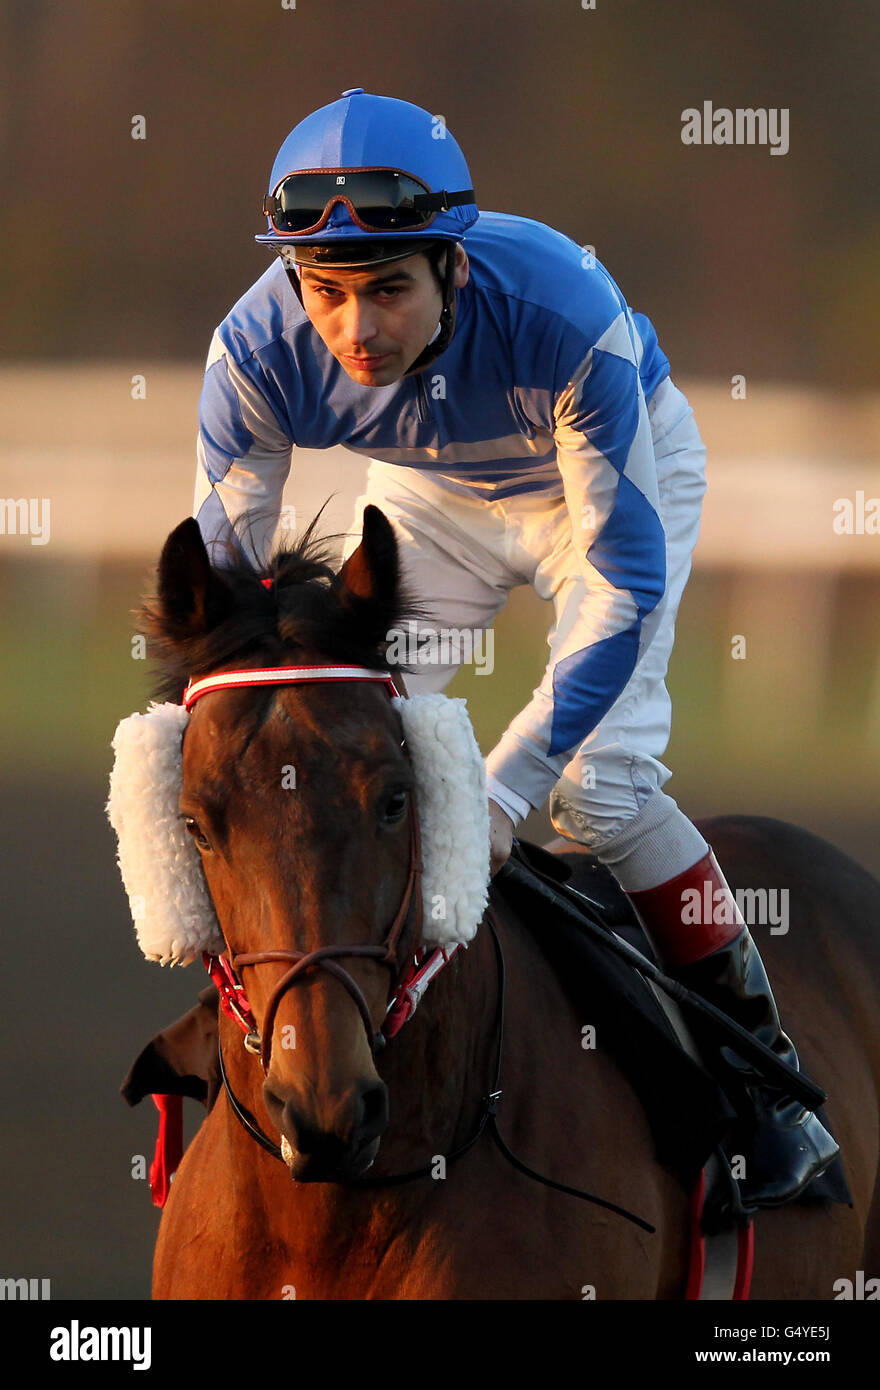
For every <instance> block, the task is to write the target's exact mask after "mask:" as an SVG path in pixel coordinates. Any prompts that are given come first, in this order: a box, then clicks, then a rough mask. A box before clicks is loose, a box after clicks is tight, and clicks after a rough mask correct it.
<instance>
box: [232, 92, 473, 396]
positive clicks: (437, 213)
mask: <svg viewBox="0 0 880 1390" xmlns="http://www.w3.org/2000/svg"><path fill="white" fill-rule="evenodd" d="M263 211H264V212H265V213H266V217H267V221H268V231H266V232H264V233H262V234H261V235H259V236H257V237H255V238H254V240H255V241H258V242H260V243H261V244H262V245H265V246H270V247H272V248H273V250H275V251H277V252H278V254H279V255H280V257H281V259H282V261H283V263H284V267H285V270H286V272H287V278H288V280H289V281H290V283H291V285H292V286H293V289H294V290H295V292H296V295H297V297H298V298H299V300H300V303H302V290H301V288H300V283H299V272H300V270H301V269H302V268H303V267H306V266H312V267H320V268H322V269H325V270H336V269H343V268H344V269H349V270H355V269H359V268H364V267H367V266H371V265H381V264H384V263H385V262H387V261H395V260H402V259H404V258H405V257H407V256H412V255H414V254H416V252H419V251H425V250H427V249H428V247H430V246H431V244H433V243H436V242H441V243H443V242H445V243H446V247H447V249H446V254H445V257H444V269H443V273H442V292H443V308H442V311H441V314H440V322H439V325H438V331H437V332H436V334H435V335H434V337H433V338H432V339H431V341H430V343H428V344H427V346H426V347H425V349H424V350H423V351H422V352H421V353H420V354H419V356H418V357H417V358H416V360H415V361H414V362H413V363H411V365H410V367H409V369H408V371H407V373H406V375H407V376H409V375H412V374H413V373H415V372H420V371H422V369H423V368H424V367H426V366H427V365H428V364H429V363H430V362H433V361H434V359H435V358H437V357H439V356H440V354H441V353H442V352H443V351H444V350H445V349H446V347H447V346H448V344H449V341H450V339H451V337H452V334H453V331H454V328H455V307H456V304H455V301H456V295H455V288H454V285H453V278H454V270H455V255H454V247H455V244H456V243H457V242H459V241H461V239H462V238H463V236H464V235H465V233H466V231H467V229H468V227H471V226H473V224H474V222H476V220H477V218H478V217H479V215H480V213H479V209H478V207H477V205H476V202H475V201H474V192H473V188H472V187H471V176H470V173H469V171H468V167H467V163H466V161H465V158H464V155H463V154H462V152H461V150H460V149H459V147H458V144H457V142H456V141H455V140H454V138H453V137H452V136H451V135H450V133H449V131H448V130H447V129H446V126H445V125H444V124H443V122H442V121H440V120H439V119H438V118H437V117H435V116H432V115H431V114H430V113H429V112H428V111H423V110H422V108H421V107H420V106H413V105H412V103H411V102H408V101H399V100H397V99H396V98H394V97H380V96H373V95H371V94H370V93H367V92H365V91H364V89H363V87H352V88H350V89H349V90H348V91H346V92H343V94H342V97H341V98H340V100H339V101H334V102H331V104H330V105H329V106H322V107H321V108H320V110H318V111H313V112H312V114H311V115H310V116H306V118H305V120H304V121H300V123H299V125H298V126H295V127H294V129H293V130H292V131H291V132H290V134H289V135H288V137H287V139H286V140H285V141H284V144H283V145H282V146H281V149H280V150H279V151H278V154H277V156H276V158H275V163H274V164H273V166H272V173H271V175H270V177H269V192H268V194H267V195H266V197H265V198H264V200H263ZM279 224H280V225H279Z"/></svg>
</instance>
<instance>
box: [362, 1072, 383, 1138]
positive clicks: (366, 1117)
mask: <svg viewBox="0 0 880 1390" xmlns="http://www.w3.org/2000/svg"><path fill="white" fill-rule="evenodd" d="M387 1123H388V1090H387V1087H386V1086H385V1085H384V1083H383V1082H381V1081H380V1082H379V1084H378V1085H373V1086H369V1087H368V1088H367V1089H366V1090H365V1091H364V1092H363V1094H362V1096H361V1123H360V1133H361V1138H362V1140H363V1139H365V1138H370V1139H372V1138H374V1137H375V1136H376V1135H377V1134H381V1133H382V1131H383V1130H384V1129H385V1126H386V1125H387Z"/></svg>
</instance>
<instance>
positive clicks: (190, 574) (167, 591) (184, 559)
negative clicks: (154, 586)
mask: <svg viewBox="0 0 880 1390" xmlns="http://www.w3.org/2000/svg"><path fill="white" fill-rule="evenodd" d="M158 600H159V602H158V613H159V619H160V621H161V624H162V627H163V628H164V633H165V636H166V637H167V638H168V639H169V640H171V641H175V642H185V641H188V640H190V639H191V638H193V637H201V636H202V635H203V634H204V633H206V632H210V631H211V629H212V628H215V627H216V626H217V624H218V623H220V622H222V621H223V619H224V618H225V617H226V616H227V615H228V614H229V612H230V611H231V608H232V593H231V591H230V589H229V586H228V585H227V584H226V583H225V581H224V580H223V579H222V578H221V577H220V576H219V575H218V573H217V571H216V570H214V569H212V567H211V562H210V560H209V558H208V552H207V550H206V548H205V542H204V540H203V539H202V533H201V531H200V530H199V524H198V522H197V521H196V520H195V518H194V517H188V518H187V520H186V521H183V522H181V524H180V525H179V526H178V527H176V528H175V529H174V530H173V531H172V532H171V535H170V536H169V537H168V539H167V540H166V542H165V544H164V546H163V547H162V554H161V556H160V557H159V583H158Z"/></svg>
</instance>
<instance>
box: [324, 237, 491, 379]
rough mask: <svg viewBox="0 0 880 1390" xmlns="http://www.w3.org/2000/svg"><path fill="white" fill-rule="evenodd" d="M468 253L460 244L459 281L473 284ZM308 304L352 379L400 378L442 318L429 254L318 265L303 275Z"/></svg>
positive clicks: (435, 278) (330, 345)
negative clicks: (338, 266) (350, 266)
mask: <svg viewBox="0 0 880 1390" xmlns="http://www.w3.org/2000/svg"><path fill="white" fill-rule="evenodd" d="M467 278H468V268H467V256H466V255H465V252H464V248H463V247H461V246H457V247H456V265H455V287H456V289H460V288H461V287H462V286H463V285H465V284H467ZM300 288H301V290H302V299H303V308H304V309H305V311H306V313H307V314H308V316H309V319H310V321H311V323H312V326H313V328H314V329H315V332H316V333H317V334H318V335H319V337H320V338H321V339H322V341H323V342H324V344H325V345H326V347H327V348H328V349H329V351H330V352H332V354H333V356H334V357H335V358H336V360H337V362H339V363H340V364H341V365H342V366H343V367H344V368H345V370H346V372H347V373H348V375H349V376H350V377H351V379H352V380H353V381H357V382H359V383H360V385H362V386H388V385H390V384H391V383H392V382H394V381H399V380H400V378H401V377H402V376H403V375H404V374H405V373H406V371H407V369H408V368H409V367H410V366H411V365H412V363H413V362H414V361H415V360H416V358H417V357H418V355H419V353H420V352H422V350H423V349H424V348H425V347H426V346H427V344H428V343H429V342H430V340H431V338H432V337H433V335H434V331H435V329H436V328H437V325H438V323H439V321H440V311H441V309H442V308H443V294H442V291H441V289H440V286H439V284H438V282H437V277H436V275H435V274H434V271H433V268H432V266H431V263H430V261H429V260H428V257H427V256H426V255H424V253H422V252H419V253H418V254H417V255H414V256H407V257H406V258H405V259H404V260H401V261H391V262H390V263H389V264H387V265H378V266H376V267H375V268H372V267H367V268H366V269H364V268H360V269H357V270H315V269H312V267H308V268H306V269H304V270H303V272H302V275H301V277H300Z"/></svg>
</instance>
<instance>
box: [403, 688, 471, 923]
mask: <svg viewBox="0 0 880 1390" xmlns="http://www.w3.org/2000/svg"><path fill="white" fill-rule="evenodd" d="M391 703H392V704H393V705H395V706H396V708H397V709H399V710H400V717H401V720H402V721H403V733H404V737H405V739H406V742H407V747H408V748H409V752H410V757H411V758H412V763H413V771H414V772H415V778H416V805H417V807H418V812H419V823H420V826H421V832H422V863H423V865H424V877H423V879H422V890H423V899H424V923H423V928H422V937H423V940H424V942H425V944H426V945H432V946H451V945H453V944H454V943H456V942H458V943H460V944H461V945H463V946H466V945H467V944H468V942H469V941H472V940H473V938H474V935H475V933H476V930H477V927H478V926H479V925H480V921H481V919H482V916H483V913H484V912H485V910H486V904H487V903H488V901H489V803H488V800H487V794H486V765H485V763H484V761H483V756H482V754H481V752H480V749H479V745H478V744H477V740H476V739H475V737H474V731H473V728H472V726H471V721H470V717H469V715H468V712H467V703H466V701H465V700H461V699H455V700H453V699H449V697H448V696H446V695H413V696H412V697H411V698H410V699H408V700H392V702H391Z"/></svg>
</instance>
